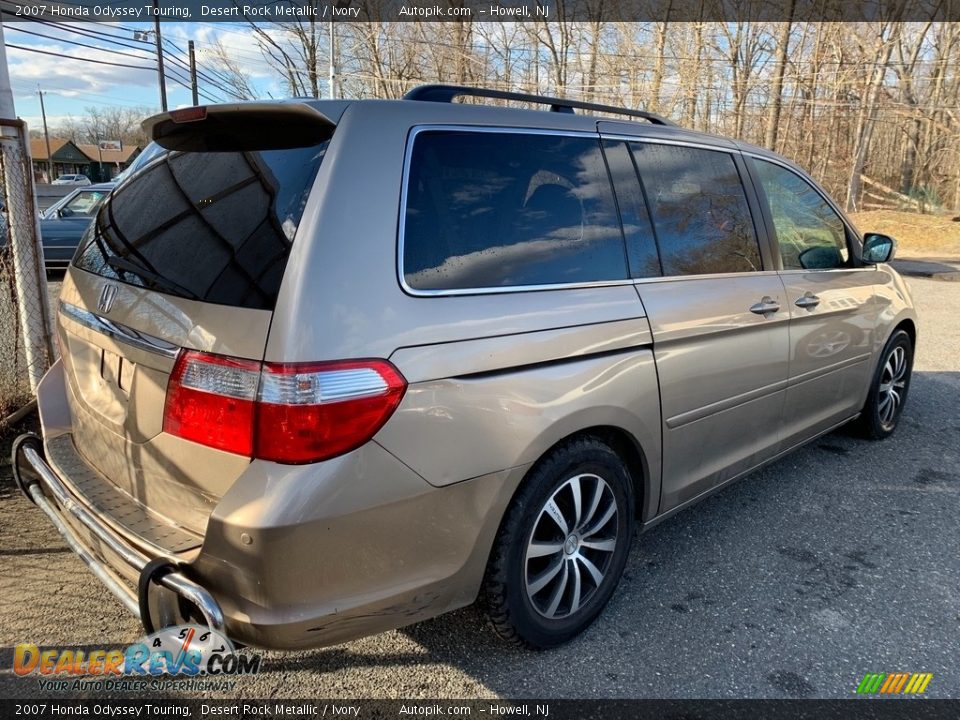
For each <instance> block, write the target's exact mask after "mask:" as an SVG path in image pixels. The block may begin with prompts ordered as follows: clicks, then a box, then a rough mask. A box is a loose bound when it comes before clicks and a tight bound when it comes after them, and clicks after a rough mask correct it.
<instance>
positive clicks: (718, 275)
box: [633, 270, 780, 285]
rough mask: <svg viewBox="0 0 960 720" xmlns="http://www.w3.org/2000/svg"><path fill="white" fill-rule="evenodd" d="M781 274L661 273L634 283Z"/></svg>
mask: <svg viewBox="0 0 960 720" xmlns="http://www.w3.org/2000/svg"><path fill="white" fill-rule="evenodd" d="M779 274H780V271H779V270H751V271H749V272H725V273H697V274H696V275H661V276H659V277H649V278H635V279H634V281H633V284H634V285H646V284H647V283H663V282H683V281H685V280H722V279H724V278H727V279H739V278H743V277H761V276H773V275H779Z"/></svg>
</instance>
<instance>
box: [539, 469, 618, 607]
mask: <svg viewBox="0 0 960 720" xmlns="http://www.w3.org/2000/svg"><path fill="white" fill-rule="evenodd" d="M617 532H618V523H617V499H616V497H615V496H614V494H613V490H612V489H611V488H610V486H609V485H608V484H607V482H606V481H605V480H604V479H603V478H601V477H600V476H599V475H594V474H592V473H583V474H581V475H575V476H574V477H572V478H570V479H569V480H567V481H566V482H565V483H563V484H562V485H561V486H560V487H559V488H557V490H556V491H555V492H554V493H553V494H552V495H551V496H550V498H549V499H548V500H547V502H546V503H545V504H544V506H543V507H542V508H541V509H540V513H539V514H538V515H537V520H536V522H535V523H534V525H533V531H532V532H531V533H530V538H529V540H528V541H527V547H526V551H525V553H524V558H523V567H524V588H525V590H526V593H527V599H528V600H529V601H530V604H531V605H532V606H533V608H534V610H536V611H537V613H538V614H539V615H541V616H542V617H545V618H547V619H549V620H559V619H561V618H565V617H569V616H570V615H573V614H574V613H576V612H578V611H579V610H580V609H582V608H583V607H584V606H585V605H586V604H587V603H589V602H590V600H591V599H592V598H593V596H594V595H595V594H596V592H597V590H598V589H599V588H600V586H601V585H602V584H603V581H604V578H605V577H606V575H607V572H608V571H609V569H610V564H611V562H612V561H613V554H614V551H615V550H616V548H617V541H618V537H617Z"/></svg>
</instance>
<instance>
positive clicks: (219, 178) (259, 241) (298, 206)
mask: <svg viewBox="0 0 960 720" xmlns="http://www.w3.org/2000/svg"><path fill="white" fill-rule="evenodd" d="M328 143H329V141H324V142H321V143H319V144H317V145H312V146H310V147H301V148H292V149H286V150H261V151H256V150H246V151H237V152H161V153H158V154H157V156H156V157H155V158H154V159H153V160H152V161H151V162H149V163H147V164H145V165H144V166H143V167H142V168H141V169H140V170H139V172H137V173H136V174H135V175H132V176H131V177H130V178H129V179H128V180H126V181H125V182H124V183H122V184H121V185H120V186H119V187H118V188H117V189H116V190H115V191H114V192H113V194H112V195H111V196H110V199H109V200H108V201H107V202H105V203H104V204H103V205H102V206H101V208H100V210H99V212H98V213H97V216H96V220H95V221H94V222H93V223H92V224H91V226H90V228H89V229H88V230H87V232H86V234H85V235H84V238H83V240H82V242H81V245H80V249H79V250H78V251H77V255H76V257H75V258H74V265H75V266H76V267H78V268H80V269H82V270H86V271H88V272H92V273H96V274H97V275H100V276H102V277H108V278H112V279H115V280H119V281H121V282H125V283H129V284H132V285H138V286H140V287H146V288H150V289H153V290H158V291H160V292H164V293H169V294H173V295H177V296H180V297H185V298H190V299H196V300H202V301H204V302H211V303H218V304H224V305H233V306H237V307H250V308H258V309H273V306H274V304H275V303H276V298H277V293H278V292H279V289H280V281H281V279H282V277H283V271H284V269H285V267H286V263H287V257H288V256H289V254H290V249H291V247H292V245H293V240H294V236H295V234H296V231H297V228H298V227H299V224H300V220H301V218H302V216H303V210H304V207H305V206H306V202H307V198H308V196H309V194H310V189H311V187H312V186H313V181H314V179H315V177H316V174H317V171H318V169H319V167H320V163H321V162H322V160H323V156H324V154H325V152H326V149H327V145H328Z"/></svg>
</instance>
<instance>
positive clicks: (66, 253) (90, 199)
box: [40, 182, 117, 270]
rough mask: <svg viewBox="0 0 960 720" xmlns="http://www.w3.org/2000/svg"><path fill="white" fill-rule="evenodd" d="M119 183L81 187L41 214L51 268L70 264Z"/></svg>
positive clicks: (46, 258)
mask: <svg viewBox="0 0 960 720" xmlns="http://www.w3.org/2000/svg"><path fill="white" fill-rule="evenodd" d="M116 185H117V184H116V183H115V182H109V183H100V184H98V185H89V186H87V187H84V188H78V189H77V190H74V191H73V192H71V193H70V194H69V195H67V196H66V197H65V198H63V199H62V200H58V201H57V202H56V203H54V204H53V205H51V206H50V207H49V208H47V209H46V210H45V211H44V212H43V213H42V214H41V215H40V239H41V241H42V243H43V263H44V265H45V266H46V268H47V270H63V269H65V268H66V267H67V265H69V264H70V259H71V258H72V257H73V253H74V252H75V251H76V249H77V245H78V244H79V243H80V238H81V237H83V233H85V232H86V230H87V228H88V227H89V226H90V222H91V221H92V220H93V218H94V216H95V215H96V214H97V210H98V209H99V208H100V205H101V204H102V203H103V201H104V199H105V198H106V197H107V195H109V194H110V191H111V190H113V188H115V187H116Z"/></svg>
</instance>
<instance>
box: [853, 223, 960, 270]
mask: <svg viewBox="0 0 960 720" xmlns="http://www.w3.org/2000/svg"><path fill="white" fill-rule="evenodd" d="M954 217H958V216H956V215H920V214H919V213H911V212H898V211H894V210H871V211H870V212H861V213H852V214H851V215H850V219H851V220H852V221H853V223H854V225H856V226H857V228H858V229H859V230H860V231H861V232H865V233H866V232H879V233H884V234H885V235H890V236H892V237H894V238H896V240H897V257H899V258H924V259H927V258H930V259H934V258H935V259H939V260H941V261H954V262H960V220H958V221H954Z"/></svg>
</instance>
